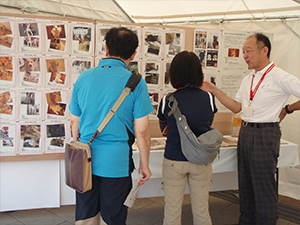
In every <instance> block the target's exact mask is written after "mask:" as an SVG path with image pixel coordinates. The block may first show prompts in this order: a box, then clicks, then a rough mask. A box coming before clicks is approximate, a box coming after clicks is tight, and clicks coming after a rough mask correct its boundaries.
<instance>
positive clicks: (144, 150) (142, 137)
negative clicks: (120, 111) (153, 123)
mask: <svg viewBox="0 0 300 225" xmlns="http://www.w3.org/2000/svg"><path fill="white" fill-rule="evenodd" d="M134 123H135V135H136V138H137V144H138V148H139V152H140V168H139V173H140V174H142V175H143V178H142V179H141V181H140V185H143V184H144V183H145V182H146V181H147V180H148V179H149V178H150V176H151V171H150V169H149V154H150V126H149V116H148V115H147V116H144V117H142V118H139V119H135V120H134Z"/></svg>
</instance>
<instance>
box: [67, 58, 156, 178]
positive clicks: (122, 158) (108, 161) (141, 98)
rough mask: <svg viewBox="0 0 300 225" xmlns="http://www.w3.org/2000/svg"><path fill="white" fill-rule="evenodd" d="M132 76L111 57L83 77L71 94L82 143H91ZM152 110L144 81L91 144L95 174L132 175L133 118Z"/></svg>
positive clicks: (71, 106) (120, 63) (111, 175)
mask: <svg viewBox="0 0 300 225" xmlns="http://www.w3.org/2000/svg"><path fill="white" fill-rule="evenodd" d="M130 76H131V72H130V71H128V69H127V67H126V65H125V63H124V62H123V61H121V60H118V59H112V58H105V59H102V60H101V61H100V62H99V65H98V66H97V67H94V68H91V69H89V70H85V71H84V72H83V73H81V74H80V76H79V77H78V79H77V81H76V83H75V85H74V88H73V91H72V98H71V102H70V105H69V110H70V112H71V113H72V114H73V115H74V116H78V117H79V131H80V141H81V142H83V143H88V142H89V140H90V139H91V137H92V136H93V134H94V133H95V131H96V130H97V129H98V127H99V125H100V124H101V122H102V121H103V119H104V118H105V116H106V115H107V113H108V112H109V110H110V109H111V108H112V106H113V105H114V103H115V102H116V101H117V99H118V98H119V96H120V95H121V93H122V91H123V90H124V88H125V85H126V83H127V81H128V79H129V78H130ZM152 111H153V108H152V105H151V101H150V98H149V94H148V89H147V84H146V82H145V80H144V79H141V81H140V82H139V84H138V85H137V87H136V89H135V90H134V91H133V92H130V93H129V95H128V96H127V98H126V99H125V100H124V102H123V103H122V105H121V106H120V107H119V109H118V111H117V112H116V114H115V115H114V116H113V117H112V119H111V120H110V121H109V123H108V124H107V125H106V127H105V128H104V129H103V130H102V132H101V133H100V134H99V135H98V137H97V138H96V139H95V140H94V141H93V142H92V144H91V152H92V172H93V174H94V175H97V176H102V177H111V178H117V177H126V176H128V175H129V155H130V154H129V151H130V148H129V145H128V140H129V136H128V133H127V128H128V129H129V130H130V132H131V133H133V134H134V119H138V118H142V117H144V116H146V115H148V114H149V113H151V112H152Z"/></svg>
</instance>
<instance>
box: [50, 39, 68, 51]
mask: <svg viewBox="0 0 300 225" xmlns="http://www.w3.org/2000/svg"><path fill="white" fill-rule="evenodd" d="M65 46H66V41H65V40H61V39H55V38H51V41H50V48H51V49H55V50H59V51H65Z"/></svg>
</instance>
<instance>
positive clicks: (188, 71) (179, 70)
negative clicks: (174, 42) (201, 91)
mask: <svg viewBox="0 0 300 225" xmlns="http://www.w3.org/2000/svg"><path fill="white" fill-rule="evenodd" d="M170 80H171V84H172V86H173V87H174V88H176V89H177V88H181V87H201V86H202V83H203V72H202V67H201V62H200V59H199V58H198V56H197V55H196V54H195V53H193V52H188V51H182V52H180V53H178V54H177V55H176V56H175V57H174V58H173V60H172V62H171V66H170Z"/></svg>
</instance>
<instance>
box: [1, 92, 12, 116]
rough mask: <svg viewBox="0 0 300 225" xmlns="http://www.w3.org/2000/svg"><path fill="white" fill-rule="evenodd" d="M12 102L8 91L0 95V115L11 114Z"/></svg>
mask: <svg viewBox="0 0 300 225" xmlns="http://www.w3.org/2000/svg"><path fill="white" fill-rule="evenodd" d="M12 103H13V101H12V98H11V95H10V93H9V91H5V92H2V93H0V114H10V115H12V113H13V105H12Z"/></svg>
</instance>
